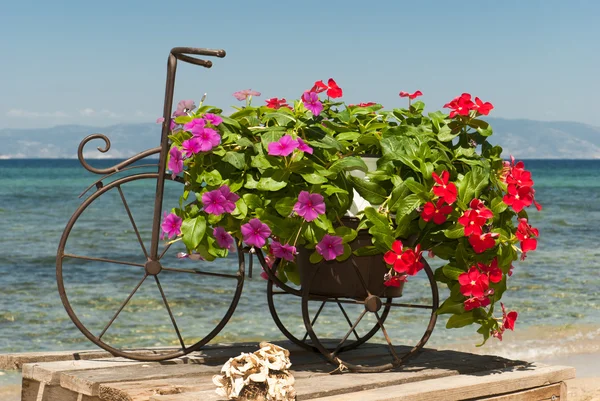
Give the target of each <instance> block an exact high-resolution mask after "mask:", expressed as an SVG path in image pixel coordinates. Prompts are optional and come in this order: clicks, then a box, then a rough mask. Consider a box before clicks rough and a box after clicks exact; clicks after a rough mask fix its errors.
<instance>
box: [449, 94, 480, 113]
mask: <svg viewBox="0 0 600 401" xmlns="http://www.w3.org/2000/svg"><path fill="white" fill-rule="evenodd" d="M444 107H445V108H448V109H452V111H450V118H453V117H454V116H456V115H457V114H458V115H461V116H468V115H469V113H470V112H471V110H473V107H475V103H473V101H472V100H471V95H470V94H468V93H463V94H462V95H460V96H459V97H455V98H454V99H452V101H451V102H449V103H446V104H445V105H444Z"/></svg>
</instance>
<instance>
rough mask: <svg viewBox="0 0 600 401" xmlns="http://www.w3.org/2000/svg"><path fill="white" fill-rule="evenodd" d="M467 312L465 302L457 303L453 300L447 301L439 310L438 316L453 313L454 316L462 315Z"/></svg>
mask: <svg viewBox="0 0 600 401" xmlns="http://www.w3.org/2000/svg"><path fill="white" fill-rule="evenodd" d="M464 311H465V309H464V306H463V302H460V301H455V300H453V299H450V298H448V299H446V300H445V301H444V303H443V304H442V305H441V306H440V307H439V309H438V310H437V314H438V315H443V314H445V313H453V314H456V315H458V314H462V313H463V312H464Z"/></svg>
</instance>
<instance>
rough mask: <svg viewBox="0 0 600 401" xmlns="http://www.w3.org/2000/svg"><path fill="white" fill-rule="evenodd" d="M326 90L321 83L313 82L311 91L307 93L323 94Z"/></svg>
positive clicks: (325, 86)
mask: <svg viewBox="0 0 600 401" xmlns="http://www.w3.org/2000/svg"><path fill="white" fill-rule="evenodd" d="M326 90H327V85H325V84H324V83H323V81H317V82H315V84H314V85H313V87H312V88H311V90H309V92H316V93H321V92H325V91H326Z"/></svg>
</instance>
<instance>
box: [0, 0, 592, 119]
mask: <svg viewBox="0 0 600 401" xmlns="http://www.w3.org/2000/svg"><path fill="white" fill-rule="evenodd" d="M599 15H600V2H598V1H596V0H589V1H583V0H580V1H577V0H570V1H564V0H560V1H559V0H503V1H492V0H480V1H477V2H475V1H462V2H457V1H426V0H422V1H404V0H395V1H394V0H379V1H352V0H346V1H339V0H327V1H323V0H320V1H314V0H298V1H293V2H288V1H272V0H263V1H241V0H240V1H227V0H212V1H192V2H174V1H170V2H169V1H165V0H161V1H154V0H145V1H137V0H129V1H126V0H120V1H116V0H102V1H93V2H92V1H81V0H78V1H70V0H63V1H61V0H54V1H46V0H43V1H41V0H40V1H28V0H19V1H8V0H7V1H3V2H2V4H1V5H0V60H1V62H0V77H2V78H0V129H2V128H42V127H51V126H55V125H63V124H82V125H90V126H105V125H113V124H119V123H139V122H154V121H155V120H156V118H157V117H159V116H160V115H161V114H162V109H163V105H162V103H163V97H164V90H165V89H164V86H165V76H166V61H167V56H168V53H169V51H170V49H171V48H172V47H177V46H189V47H205V48H214V49H225V50H226V52H227V56H226V57H225V58H224V59H215V60H214V66H213V68H212V69H204V68H202V67H198V66H193V65H189V64H183V63H180V65H179V66H178V75H177V79H176V93H175V101H177V100H180V99H195V100H196V101H198V100H199V99H200V98H201V97H202V95H203V94H204V93H207V94H208V97H207V100H206V104H211V105H216V106H218V107H220V108H223V109H225V110H229V109H231V107H232V106H236V105H241V104H240V103H239V102H238V101H237V100H236V99H235V98H234V97H233V96H232V94H233V92H235V91H237V90H241V89H248V88H251V89H254V90H257V91H259V92H261V93H262V96H261V97H259V98H256V99H255V102H258V103H260V104H264V100H265V99H267V98H270V97H285V98H286V99H288V100H289V99H294V98H297V97H299V96H300V95H301V94H302V92H303V91H304V90H306V89H308V88H310V87H311V86H312V84H313V83H314V82H315V81H316V80H320V79H322V80H327V79H328V78H330V77H331V78H334V79H335V80H336V81H337V83H338V84H339V86H340V87H342V89H343V90H344V97H343V98H342V100H344V101H346V102H347V103H350V104H351V103H359V102H367V101H375V102H379V103H381V104H383V105H384V107H386V108H395V107H403V106H405V105H406V100H405V99H401V98H399V96H398V93H399V91H409V92H413V91H415V90H421V91H422V92H423V93H424V96H423V97H422V100H423V101H424V102H425V103H426V104H427V109H428V110H430V111H433V110H438V109H441V108H442V106H443V105H444V104H445V103H446V102H448V101H449V100H451V99H452V98H454V97H456V96H458V95H460V94H461V93H463V92H468V93H471V94H472V95H473V96H478V97H480V98H481V99H482V100H484V101H490V102H491V103H493V104H494V106H495V109H494V110H493V111H492V115H493V116H496V117H504V118H528V119H536V120H545V121H553V120H561V121H565V120H566V121H577V122H583V123H587V124H591V125H596V126H600V112H598V109H599V106H600V101H599V100H598V93H600V79H599V77H598V74H599V73H600V69H599V68H598V67H599V66H600V51H599V50H600V24H598V23H597V18H598V16H599Z"/></svg>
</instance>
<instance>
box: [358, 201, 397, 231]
mask: <svg viewBox="0 0 600 401" xmlns="http://www.w3.org/2000/svg"><path fill="white" fill-rule="evenodd" d="M364 213H365V216H367V219H369V221H370V222H371V223H373V225H375V226H381V227H385V228H389V226H390V221H389V220H388V218H387V217H386V216H384V215H383V214H381V213H379V212H378V211H377V210H375V208H374V207H371V206H369V207H366V208H365V210H364ZM390 232H391V230H390Z"/></svg>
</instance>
